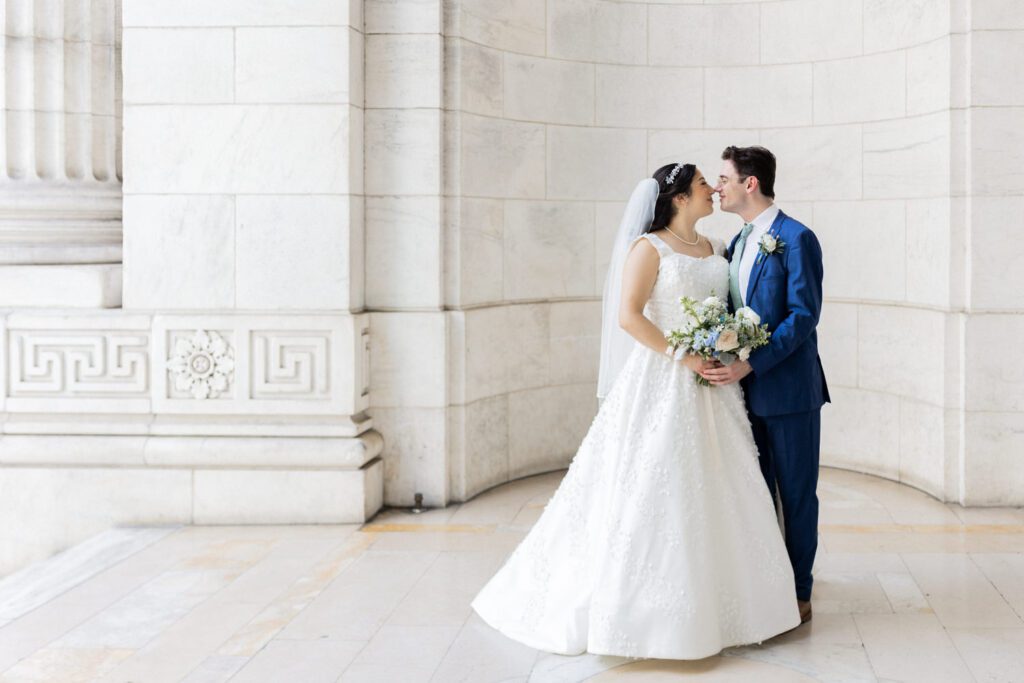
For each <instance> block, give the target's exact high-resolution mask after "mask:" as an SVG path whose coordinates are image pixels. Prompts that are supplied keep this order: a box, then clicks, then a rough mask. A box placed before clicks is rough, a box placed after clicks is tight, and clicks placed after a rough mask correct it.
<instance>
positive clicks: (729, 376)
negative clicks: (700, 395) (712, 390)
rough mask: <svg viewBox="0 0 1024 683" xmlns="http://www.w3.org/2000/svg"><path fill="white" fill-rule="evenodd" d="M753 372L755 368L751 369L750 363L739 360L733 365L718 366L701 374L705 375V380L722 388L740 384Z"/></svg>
mask: <svg viewBox="0 0 1024 683" xmlns="http://www.w3.org/2000/svg"><path fill="white" fill-rule="evenodd" d="M752 371H753V368H751V367H750V363H748V362H747V361H745V360H738V361H736V362H734V363H733V364H732V365H718V366H717V367H713V368H709V369H707V370H705V371H704V372H702V373H701V374H702V375H704V379H706V380H708V381H709V382H711V383H712V384H714V385H717V386H722V385H725V384H733V383H734V382H739V381H740V380H741V379H743V378H744V377H746V376H747V375H749V374H750V373H751V372H752Z"/></svg>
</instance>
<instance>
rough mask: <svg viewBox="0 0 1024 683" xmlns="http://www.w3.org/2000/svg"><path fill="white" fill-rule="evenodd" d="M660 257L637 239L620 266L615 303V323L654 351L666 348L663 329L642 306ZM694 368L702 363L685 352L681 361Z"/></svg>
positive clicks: (650, 289) (645, 302) (642, 241)
mask: <svg viewBox="0 0 1024 683" xmlns="http://www.w3.org/2000/svg"><path fill="white" fill-rule="evenodd" d="M660 261H661V257H660V256H658V252H657V250H655V248H654V246H653V245H651V243H650V242H648V241H647V240H645V239H641V240H638V241H637V243H636V244H635V245H634V246H633V249H632V250H631V251H630V252H629V255H628V256H627V257H626V263H625V265H624V266H623V268H622V301H621V303H620V304H619V327H621V328H622V329H624V330H625V331H626V332H628V333H629V335H630V336H631V337H633V338H634V339H636V340H637V341H638V342H640V343H641V344H643V345H644V346H646V347H648V348H649V349H651V350H653V351H656V352H658V353H664V352H665V349H666V348H668V342H666V341H665V333H664V332H662V331H661V330H659V329H658V326H657V325H655V324H654V323H652V322H651V321H650V320H649V319H648V318H647V316H645V315H644V306H645V305H646V304H647V300H648V299H650V298H651V291H652V290H653V289H654V281H655V280H656V279H657V277H658V264H659V262H660ZM680 362H682V363H683V364H684V365H685V366H686V367H688V368H690V369H691V370H693V371H694V372H700V371H701V370H702V369H703V368H704V366H705V365H706V363H705V362H704V361H703V360H701V359H700V358H698V357H697V356H691V355H687V356H686V357H685V358H684V359H683V360H682V361H680Z"/></svg>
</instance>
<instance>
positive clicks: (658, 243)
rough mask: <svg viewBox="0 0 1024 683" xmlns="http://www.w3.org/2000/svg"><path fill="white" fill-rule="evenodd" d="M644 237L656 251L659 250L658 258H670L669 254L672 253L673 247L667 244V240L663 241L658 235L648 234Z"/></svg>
mask: <svg viewBox="0 0 1024 683" xmlns="http://www.w3.org/2000/svg"><path fill="white" fill-rule="evenodd" d="M643 237H645V238H646V239H647V241H648V242H650V243H651V245H652V246H653V247H654V248H655V249H657V251H658V256H661V257H662V258H664V257H665V256H668V255H669V254H671V253H672V247H670V246H668V245H667V244H665V240H663V239H661V238H660V237H658V236H657V235H655V234H652V233H647V234H645V235H643Z"/></svg>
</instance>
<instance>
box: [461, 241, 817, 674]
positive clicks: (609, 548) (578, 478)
mask: <svg viewBox="0 0 1024 683" xmlns="http://www.w3.org/2000/svg"><path fill="white" fill-rule="evenodd" d="M644 238H646V239H648V240H650V242H651V243H652V244H653V245H654V246H655V248H656V249H657V250H658V253H659V254H660V255H661V263H660V265H659V267H658V276H657V279H656V281H655V284H654V289H653V291H652V293H651V298H650V300H649V302H648V304H647V307H646V309H645V311H644V313H645V315H646V316H647V317H648V318H649V319H650V320H652V321H653V322H654V324H656V325H657V326H658V327H659V328H661V329H664V330H668V329H672V328H676V327H679V326H680V325H681V323H682V321H681V320H680V317H681V314H682V307H681V306H680V305H679V297H681V296H689V297H692V298H694V299H697V300H701V299H703V298H705V297H707V296H710V295H711V294H712V293H716V294H718V295H720V296H725V295H727V294H728V292H729V264H728V262H727V261H726V260H725V258H724V257H723V256H722V253H723V251H724V246H723V245H722V244H721V243H720V242H716V243H715V255H714V256H709V257H707V258H703V259H698V258H692V257H689V256H686V255H684V254H678V253H676V252H674V251H673V250H672V249H671V248H670V247H669V246H668V245H666V244H665V242H663V241H662V240H660V239H659V238H658V237H657V236H655V235H645V236H644ZM473 608H474V609H475V610H476V611H477V612H478V613H479V614H480V616H481V617H482V618H483V619H484V620H485V621H486V622H487V623H488V624H490V625H491V626H493V627H494V628H496V629H498V630H499V631H501V632H502V633H504V634H505V635H507V636H508V637H510V638H513V639H515V640H517V641H519V642H521V643H524V644H526V645H528V646H530V647H533V648H536V649H539V650H546V651H548V652H555V653H559V654H580V653H582V652H585V651H586V652H592V653H596V654H607V655H620V656H625V657H649V658H659V659H700V658H703V657H708V656H710V655H713V654H715V653H717V652H718V651H720V650H721V649H722V648H725V647H729V646H732V645H740V644H746V643H755V642H761V641H763V640H766V639H768V638H770V637H772V636H774V635H776V634H778V633H781V632H783V631H787V630H789V629H791V628H794V627H796V626H797V625H799V623H800V615H799V612H798V610H797V605H796V593H795V589H794V585H793V570H792V568H791V566H790V563H789V558H788V556H787V555H786V548H785V545H784V543H783V540H782V536H781V533H780V531H779V527H778V522H777V518H776V515H775V510H774V508H773V507H772V501H771V497H770V496H769V493H768V489H767V488H766V487H765V483H764V479H763V478H762V476H761V471H760V469H759V467H758V462H757V450H756V447H755V446H754V441H753V437H752V435H751V432H750V425H749V422H748V420H747V414H746V410H745V408H744V404H743V396H742V394H741V389H740V387H739V385H738V384H732V385H729V386H724V387H702V386H700V385H698V384H697V383H696V381H695V375H694V374H693V373H692V372H691V371H690V370H689V369H687V368H686V367H685V366H683V365H682V364H681V363H678V362H674V361H672V360H671V359H669V358H668V357H667V356H666V355H664V354H659V353H657V352H655V351H652V350H650V349H648V348H647V347H646V346H643V345H641V344H639V343H638V344H637V345H636V347H635V348H634V350H633V351H632V353H631V354H630V356H629V359H628V361H627V362H626V364H625V366H624V367H623V369H622V371H621V372H620V374H619V376H618V378H617V379H616V380H615V383H614V385H613V387H612V389H611V391H610V392H609V393H608V396H607V397H606V400H605V401H604V403H603V404H602V405H601V409H600V411H599V412H598V414H597V417H596V418H595V419H594V422H593V424H592V425H591V427H590V431H589V432H588V433H587V435H586V437H585V438H584V439H583V443H582V444H581V445H580V448H579V451H578V452H577V453H576V457H575V458H574V459H573V461H572V465H571V466H570V467H569V471H568V473H567V474H566V475H565V478H564V479H563V480H562V483H561V485H560V486H559V487H558V490H557V491H556V492H555V494H554V496H553V497H552V498H551V500H550V502H549V503H548V505H547V507H546V508H545V510H544V513H543V515H542V516H541V517H540V519H539V520H538V521H537V523H536V524H535V525H534V527H533V529H532V530H531V531H530V533H529V534H528V535H527V536H526V538H525V539H524V540H523V542H522V543H521V544H520V545H519V547H518V548H517V549H516V550H515V552H513V554H512V556H511V557H510V558H509V560H508V561H507V562H506V563H505V565H504V566H503V567H502V568H501V569H500V570H499V571H498V573H497V574H496V575H495V576H494V577H493V578H492V579H491V580H490V582H489V583H488V584H487V585H486V586H485V587H484V588H483V590H481V591H480V594H479V595H477V597H476V599H475V600H474V601H473Z"/></svg>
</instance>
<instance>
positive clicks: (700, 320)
mask: <svg viewBox="0 0 1024 683" xmlns="http://www.w3.org/2000/svg"><path fill="white" fill-rule="evenodd" d="M679 302H680V303H681V304H682V305H683V310H684V311H685V312H686V315H685V322H684V323H683V326H682V328H681V329H678V330H671V331H669V332H668V334H667V335H666V336H665V341H667V342H668V343H669V345H671V346H672V348H673V349H675V353H674V356H673V357H674V358H675V359H676V360H680V359H682V358H683V356H684V355H685V354H687V353H692V354H696V355H698V356H700V357H701V358H703V359H704V360H717V361H718V362H719V363H721V364H722V365H731V364H732V363H733V362H734V361H736V360H737V359H739V360H747V358H749V357H750V352H751V351H753V350H754V349H756V348H758V347H760V346H764V345H766V344H767V343H768V339H769V338H770V337H771V332H769V331H768V326H767V325H761V324H760V323H761V318H760V316H758V315H757V313H755V312H754V311H753V310H752V309H750V308H747V307H746V306H744V307H743V308H741V309H739V310H737V311H736V314H735V315H730V314H729V307H728V306H726V303H725V301H724V300H723V299H721V298H719V297H717V296H714V295H712V296H709V297H708V298H707V299H704V301H700V302H698V301H695V300H694V299H691V298H689V297H685V296H684V297H683V298H682V299H680V300H679ZM697 383H698V384H700V385H701V386H705V387H706V386H711V383H710V382H708V381H707V380H706V379H704V378H703V377H701V376H700V375H697Z"/></svg>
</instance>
